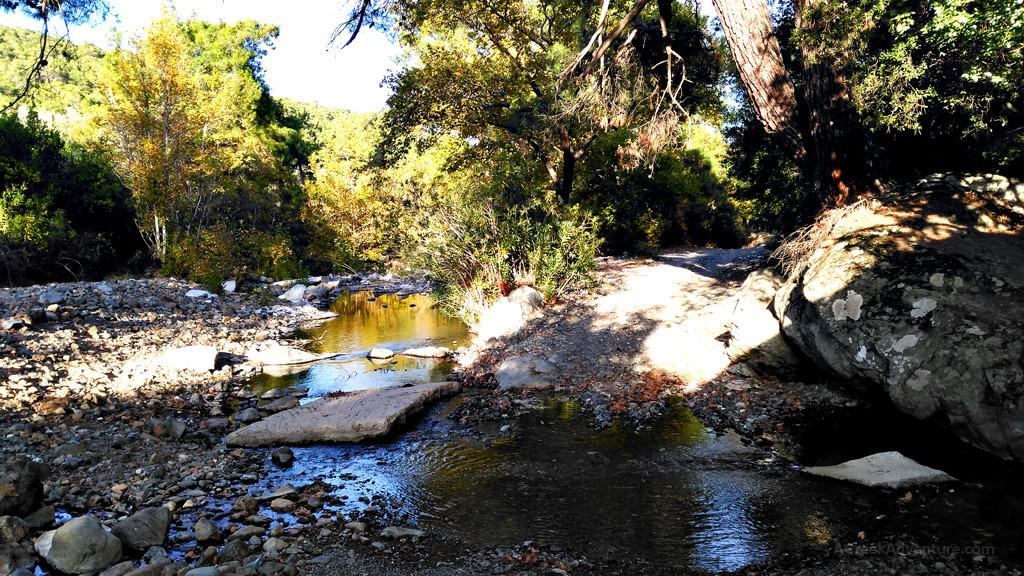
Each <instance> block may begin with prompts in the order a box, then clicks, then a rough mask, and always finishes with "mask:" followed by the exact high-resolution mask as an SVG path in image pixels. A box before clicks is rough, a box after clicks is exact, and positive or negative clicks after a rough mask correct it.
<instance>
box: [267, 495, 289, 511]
mask: <svg viewBox="0 0 1024 576" xmlns="http://www.w3.org/2000/svg"><path fill="white" fill-rule="evenodd" d="M270 509H271V510H273V511H274V512H278V513H287V512H291V511H292V510H295V502H292V501H291V500H285V499H284V498H277V499H275V500H273V501H271V502H270Z"/></svg>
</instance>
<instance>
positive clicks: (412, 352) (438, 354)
mask: <svg viewBox="0 0 1024 576" xmlns="http://www.w3.org/2000/svg"><path fill="white" fill-rule="evenodd" d="M451 353H452V351H451V349H450V348H445V347H444V346H423V347H421V348H409V349H408V350H406V351H404V352H402V356H411V357H413V358H447V357H448V356H451Z"/></svg>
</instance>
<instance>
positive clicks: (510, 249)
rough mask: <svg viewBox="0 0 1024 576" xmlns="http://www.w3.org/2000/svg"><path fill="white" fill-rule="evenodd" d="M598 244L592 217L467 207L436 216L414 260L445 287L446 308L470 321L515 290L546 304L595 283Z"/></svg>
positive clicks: (536, 209)
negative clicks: (526, 288) (537, 294)
mask: <svg viewBox="0 0 1024 576" xmlns="http://www.w3.org/2000/svg"><path fill="white" fill-rule="evenodd" d="M598 244H599V240H598V238H597V235H596V234H595V232H594V226H593V222H592V220H591V219H590V218H587V217H584V216H582V215H580V214H577V213H573V214H568V215H557V214H554V213H551V212H548V211H546V210H543V209H541V208H539V207H534V208H532V209H531V208H525V207H496V206H495V205H494V204H493V203H486V202H477V203H471V202H466V203H463V204H459V205H456V206H453V207H452V209H451V210H448V211H444V212H439V213H438V214H435V215H434V216H433V217H432V219H431V220H430V224H429V226H428V227H427V228H426V229H425V230H424V231H423V234H422V237H421V242H420V245H419V249H418V251H417V254H416V260H417V263H418V264H419V265H420V266H422V267H423V268H425V269H426V270H428V271H429V272H430V274H431V276H432V277H433V278H434V280H435V281H437V282H438V283H439V284H440V285H441V288H440V289H439V291H438V298H439V301H440V303H441V306H442V307H443V308H444V309H445V310H446V311H447V312H449V313H451V314H453V315H456V316H459V317H461V318H463V319H464V320H466V321H468V322H472V321H475V320H476V317H477V315H478V314H479V312H480V310H481V309H482V307H483V306H484V305H486V304H487V303H489V302H491V301H493V300H494V299H496V298H498V297H500V296H502V295H505V294H508V293H509V292H511V291H512V290H513V289H514V288H515V287H517V286H521V285H530V286H534V287H535V288H537V289H538V290H540V291H541V292H542V293H543V294H544V296H545V298H548V299H552V298H556V299H557V298H559V297H561V296H564V295H565V294H567V293H569V292H571V291H573V290H576V289H581V288H585V287H588V286H590V285H591V284H592V282H593V278H592V272H593V270H594V264H595V262H594V257H595V255H596V253H597V246H598Z"/></svg>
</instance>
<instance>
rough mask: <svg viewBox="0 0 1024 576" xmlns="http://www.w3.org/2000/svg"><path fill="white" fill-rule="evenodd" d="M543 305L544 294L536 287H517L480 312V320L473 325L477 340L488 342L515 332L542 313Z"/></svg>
mask: <svg viewBox="0 0 1024 576" xmlns="http://www.w3.org/2000/svg"><path fill="white" fill-rule="evenodd" d="M543 305H544V295H543V294H541V293H540V292H538V291H537V290H536V289H534V288H531V287H529V286H521V287H519V288H516V289H515V290H514V291H513V292H512V293H511V294H509V295H508V296H506V297H504V298H500V299H499V300H498V301H497V302H495V303H494V304H492V305H491V306H490V307H488V308H487V309H486V310H484V311H483V312H481V313H480V320H479V321H478V322H477V323H476V324H475V325H474V326H473V332H475V333H476V335H477V336H476V340H477V342H479V343H486V342H487V341H488V340H491V339H500V338H505V337H508V336H511V335H512V334H515V333H516V332H518V331H519V330H521V329H522V328H523V327H524V326H526V323H527V322H529V321H530V320H533V319H534V318H537V317H539V316H540V315H541V314H542V313H541V307H542V306H543Z"/></svg>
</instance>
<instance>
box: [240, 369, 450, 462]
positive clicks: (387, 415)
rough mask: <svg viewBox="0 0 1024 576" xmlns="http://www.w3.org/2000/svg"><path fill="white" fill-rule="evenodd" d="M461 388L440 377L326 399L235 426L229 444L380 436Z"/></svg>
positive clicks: (352, 439)
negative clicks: (428, 382) (433, 380)
mask: <svg viewBox="0 0 1024 576" xmlns="http://www.w3.org/2000/svg"><path fill="white" fill-rule="evenodd" d="M461 388H462V385H461V384H460V383H458V382H439V383H431V384H419V385H416V386H408V387H404V388H377V389H374V390H366V391H365V392H359V393H356V394H351V395H348V396H341V397H337V398H322V399H320V400H314V401H313V402H310V403H309V404H306V405H304V406H299V407H298V408H293V409H291V410H286V411H284V412H279V413H277V414H274V415H273V416H268V417H267V418H264V419H263V420H260V421H259V422H254V423H253V424H250V425H248V426H246V427H245V428H241V429H239V430H236V431H235V432H232V433H231V434H229V435H228V437H227V443H228V445H229V446H244V447H248V448H256V447H261V446H278V445H282V444H289V445H294V444H309V443H313V442H359V441H360V440H366V439H369V438H378V437H380V436H385V435H387V434H388V433H390V432H391V431H392V430H393V429H394V428H395V427H396V426H398V425H399V424H401V423H403V422H404V421H405V419H406V418H407V417H408V416H409V415H410V414H412V413H414V412H416V411H418V410H420V409H422V408H423V407H424V406H425V405H426V404H427V403H428V402H431V401H433V400H436V399H437V398H440V397H442V396H446V395H449V394H454V393H456V392H458V391H459V390H460V389H461Z"/></svg>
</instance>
